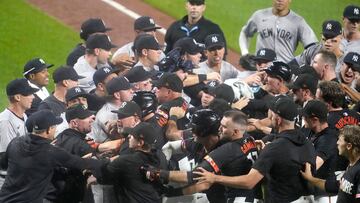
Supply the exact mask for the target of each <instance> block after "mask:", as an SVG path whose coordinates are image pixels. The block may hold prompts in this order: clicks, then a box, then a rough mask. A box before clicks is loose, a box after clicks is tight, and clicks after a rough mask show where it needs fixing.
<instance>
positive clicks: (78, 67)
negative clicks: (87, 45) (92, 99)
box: [74, 56, 96, 92]
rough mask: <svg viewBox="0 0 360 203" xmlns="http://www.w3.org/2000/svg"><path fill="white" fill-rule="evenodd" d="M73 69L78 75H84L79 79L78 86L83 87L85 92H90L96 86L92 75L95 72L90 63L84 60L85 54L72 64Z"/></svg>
mask: <svg viewBox="0 0 360 203" xmlns="http://www.w3.org/2000/svg"><path fill="white" fill-rule="evenodd" d="M74 70H75V71H76V73H77V74H78V75H80V76H83V77H84V78H82V79H79V87H81V88H83V89H84V90H85V91H86V92H90V91H91V90H93V89H95V88H96V86H95V83H94V81H93V76H94V73H95V72H96V69H95V68H93V67H91V66H90V64H89V63H88V62H87V61H86V60H85V56H82V57H80V58H79V59H78V61H77V62H76V64H75V65H74Z"/></svg>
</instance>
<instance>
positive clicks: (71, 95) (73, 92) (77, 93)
mask: <svg viewBox="0 0 360 203" xmlns="http://www.w3.org/2000/svg"><path fill="white" fill-rule="evenodd" d="M88 96H89V94H88V93H87V92H86V91H85V90H83V89H82V88H80V87H73V88H70V89H68V90H67V92H66V94H65V101H66V102H69V101H71V100H73V99H76V98H78V97H85V98H88Z"/></svg>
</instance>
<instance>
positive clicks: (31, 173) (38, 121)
mask: <svg viewBox="0 0 360 203" xmlns="http://www.w3.org/2000/svg"><path fill="white" fill-rule="evenodd" d="M61 122H62V119H61V118H60V117H56V116H55V115H54V114H53V113H52V112H51V111H49V110H41V111H38V112H36V113H34V114H32V115H31V116H30V117H29V119H28V120H27V121H26V127H27V129H28V131H29V132H31V133H30V134H27V135H25V136H20V137H17V138H15V139H13V141H11V142H10V144H9V146H8V148H7V150H6V156H5V158H3V159H1V166H2V167H5V168H6V167H7V173H8V175H7V176H6V179H5V183H4V185H3V187H2V188H1V191H0V202H3V203H4V202H33V203H41V202H43V201H44V202H46V201H47V200H45V199H44V197H45V196H46V194H47V192H48V190H47V189H48V187H49V185H50V181H51V178H52V176H53V173H54V168H55V167H58V166H64V167H68V168H76V169H79V170H84V169H92V170H94V172H96V173H95V174H98V173H97V172H99V171H98V170H97V169H100V162H98V161H96V160H94V159H82V158H80V157H77V156H73V155H71V154H69V153H67V152H66V151H64V150H62V149H60V148H58V147H55V146H53V145H52V144H51V141H52V140H53V139H54V134H55V129H56V125H58V124H60V123H61Z"/></svg>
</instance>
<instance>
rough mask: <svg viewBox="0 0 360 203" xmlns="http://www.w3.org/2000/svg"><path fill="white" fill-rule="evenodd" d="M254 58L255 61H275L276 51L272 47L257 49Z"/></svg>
mask: <svg viewBox="0 0 360 203" xmlns="http://www.w3.org/2000/svg"><path fill="white" fill-rule="evenodd" d="M255 60H256V61H267V62H269V61H275V60H276V53H275V51H274V50H272V49H267V48H263V49H259V50H258V51H257V52H256V56H255Z"/></svg>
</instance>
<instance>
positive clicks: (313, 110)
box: [301, 100, 328, 119]
mask: <svg viewBox="0 0 360 203" xmlns="http://www.w3.org/2000/svg"><path fill="white" fill-rule="evenodd" d="M301 114H302V116H304V117H318V118H319V119H326V118H327V116H328V115H327V114H328V108H327V106H326V104H325V103H324V102H322V101H319V100H311V101H309V102H308V103H306V105H305V107H304V109H303V110H302V111H301Z"/></svg>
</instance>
